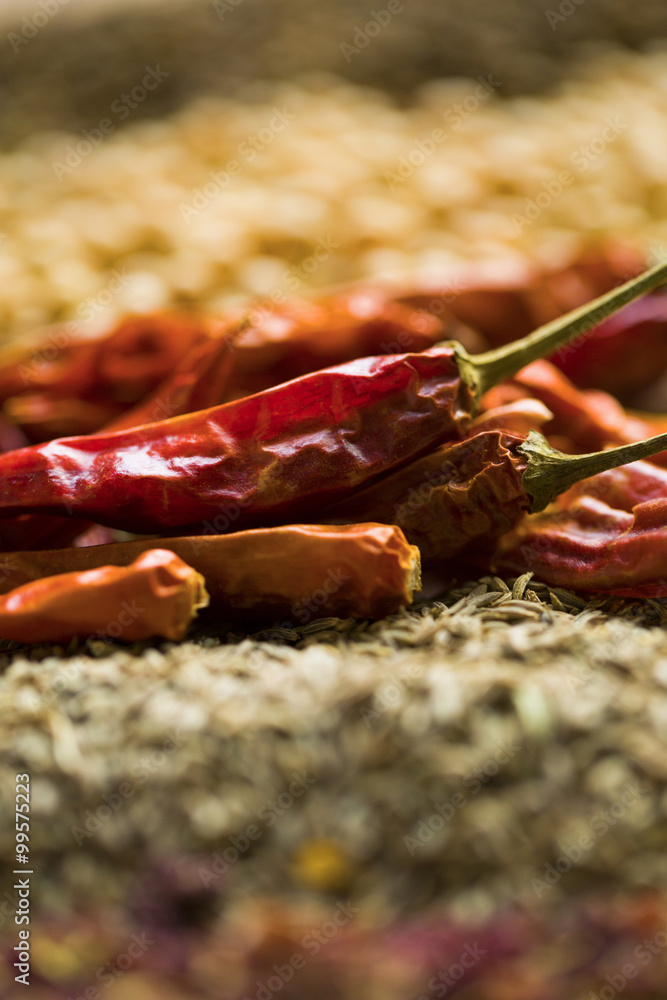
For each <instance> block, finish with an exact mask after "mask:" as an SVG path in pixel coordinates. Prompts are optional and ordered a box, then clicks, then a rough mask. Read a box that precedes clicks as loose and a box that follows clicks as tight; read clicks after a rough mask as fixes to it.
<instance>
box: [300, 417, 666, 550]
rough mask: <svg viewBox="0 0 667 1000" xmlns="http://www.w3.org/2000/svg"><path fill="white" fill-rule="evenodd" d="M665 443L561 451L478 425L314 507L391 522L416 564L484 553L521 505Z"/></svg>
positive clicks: (337, 516) (325, 514)
mask: <svg viewBox="0 0 667 1000" xmlns="http://www.w3.org/2000/svg"><path fill="white" fill-rule="evenodd" d="M665 445H667V434H664V435H659V436H658V437H657V438H650V439H649V440H648V441H641V442H637V443H635V444H633V445H623V446H621V447H620V448H615V449H610V450H608V451H603V452H596V453H594V454H592V455H565V454H562V453H561V452H558V451H556V450H555V449H554V448H551V447H550V445H549V444H548V442H547V441H546V440H545V439H544V438H543V437H542V435H540V434H537V433H535V432H531V433H530V434H529V435H528V437H527V438H526V437H524V436H523V435H520V434H511V433H508V432H507V431H503V430H484V431H481V432H480V433H478V434H476V435H474V436H473V437H470V438H467V439H466V440H464V441H458V442H456V443H455V444H448V445H444V446H442V447H441V448H439V449H437V450H436V451H434V452H431V453H430V454H428V455H425V456H423V457H422V458H420V459H418V460H417V461H415V462H412V463H411V464H410V465H408V466H406V467H404V468H402V469H399V470H398V471H397V472H394V473H393V475H391V476H385V477H383V478H382V479H381V480H380V481H379V482H377V483H375V484H373V485H372V486H368V487H366V489H364V490H360V491H357V492H355V493H352V494H350V495H349V496H347V497H345V498H343V499H342V500H341V501H339V502H338V503H337V504H335V505H331V506H330V507H328V508H325V509H324V510H320V511H319V512H318V515H317V516H318V520H320V521H331V522H332V523H341V522H343V523H345V522H354V521H364V520H368V518H369V517H370V515H371V512H372V516H373V517H374V518H375V520H376V521H380V522H383V523H387V524H395V525H397V526H398V527H399V528H401V530H402V531H403V532H404V534H405V537H406V538H407V539H408V541H409V542H411V543H412V544H413V545H417V546H418V547H419V550H420V552H421V554H422V559H423V560H424V563H429V562H431V563H433V562H435V563H442V562H446V561H447V560H450V559H452V558H454V557H455V556H457V555H458V554H459V553H461V552H464V551H467V554H468V555H470V554H471V553H472V552H473V551H474V552H482V553H487V554H488V553H489V552H492V551H493V547H494V544H495V541H496V540H497V539H498V538H500V536H501V535H503V534H505V532H507V531H510V529H512V528H513V527H514V526H515V525H516V524H517V523H518V522H519V521H520V520H521V518H522V517H523V514H524V513H525V512H526V511H529V510H534V511H539V510H542V509H544V507H546V506H547V504H549V503H550V502H551V501H552V500H553V499H554V497H556V496H557V495H558V494H559V493H562V492H564V491H565V490H568V489H569V488H570V486H571V485H572V484H573V483H574V482H577V481H578V480H580V479H588V477H589V476H591V475H592V474H593V472H598V471H600V470H602V469H609V468H613V467H615V466H617V465H620V464H622V463H627V462H634V461H636V460H637V459H638V458H643V457H646V456H647V455H650V454H652V453H653V452H655V451H656V450H658V449H660V448H663V447H665Z"/></svg>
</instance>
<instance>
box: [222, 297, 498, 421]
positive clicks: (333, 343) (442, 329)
mask: <svg viewBox="0 0 667 1000" xmlns="http://www.w3.org/2000/svg"><path fill="white" fill-rule="evenodd" d="M243 315H244V314H243V313H242V312H241V311H239V313H238V320H241V319H242V317H243ZM248 315H249V319H250V322H249V324H248V329H247V330H246V332H245V333H244V334H243V335H242V336H241V337H239V339H238V341H237V343H236V349H235V351H234V359H233V372H232V375H231V377H230V380H229V389H228V392H227V395H226V397H225V399H224V400H221V402H223V401H225V402H226V401H229V400H231V399H238V398H239V397H241V396H247V395H251V394H252V393H255V392H261V391H262V390H264V389H268V388H269V387H270V386H273V385H278V384H279V383H280V382H287V381H289V380H291V379H294V378H298V377H299V376H301V375H305V374H307V373H308V372H311V371H317V369H319V368H330V367H332V366H333V365H339V364H344V363H345V362H346V361H352V360H354V358H361V357H367V356H370V355H374V354H401V353H403V352H405V351H411V352H418V351H422V350H425V349H426V348H428V347H432V346H433V345H434V344H436V343H437V342H439V341H442V340H445V339H449V338H451V339H456V340H459V341H460V342H462V343H463V344H464V346H465V347H466V348H468V349H469V350H482V349H483V348H484V346H486V345H485V344H484V343H483V342H481V341H480V338H479V337H476V336H475V335H474V334H473V333H472V331H470V330H469V329H468V328H466V327H464V326H463V324H461V323H460V322H459V321H458V320H457V319H455V318H454V316H453V315H452V314H451V313H445V314H443V315H440V316H433V315H432V314H431V313H429V312H428V311H426V310H424V309H419V308H417V307H414V306H408V305H406V304H403V303H400V302H397V301H396V300H395V299H394V298H393V297H392V296H390V295H389V294H387V293H386V292H384V291H382V290H380V289H377V288H353V289H351V290H346V291H340V292H336V293H334V294H331V295H327V296H325V297H323V298H320V299H318V300H317V301H314V302H311V301H307V300H304V299H289V300H287V301H286V302H284V303H278V304H276V303H269V304H268V305H267V306H264V305H263V303H262V302H261V300H260V301H259V302H258V303H256V304H255V305H254V306H253V307H252V308H251V309H250V311H249V314H248ZM230 322H233V317H232V319H231V320H230Z"/></svg>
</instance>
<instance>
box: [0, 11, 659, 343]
mask: <svg viewBox="0 0 667 1000" xmlns="http://www.w3.org/2000/svg"><path fill="white" fill-rule="evenodd" d="M2 19H3V27H2V43H3V47H4V58H3V59H2V61H1V63H0V94H1V96H2V116H1V120H0V121H1V124H0V139H1V141H2V144H3V147H4V150H5V152H4V153H3V154H2V156H1V157H0V278H1V279H2V280H0V323H1V327H2V330H3V331H4V332H5V334H6V335H8V336H11V335H16V334H20V333H27V332H29V331H30V330H32V329H34V328H35V327H38V326H39V325H40V324H44V323H49V322H52V321H54V320H62V319H68V320H74V321H76V322H80V323H84V322H87V323H89V324H90V323H91V322H92V325H93V326H94V325H95V323H98V324H100V325H101V326H106V325H108V323H109V322H110V321H112V320H113V319H115V318H116V317H118V316H119V315H122V314H123V313H125V312H127V311H128V310H150V309H155V308H160V307H162V306H165V305H170V304H174V303H177V304H185V305H197V306H199V307H201V308H204V309H206V310H209V311H211V310H212V311H221V310H225V309H226V308H228V307H229V306H230V305H232V304H236V303H237V302H239V301H245V300H247V298H249V297H252V296H257V295H270V294H271V292H272V291H275V290H276V289H286V290H289V291H292V292H297V293H305V292H307V291H308V290H309V289H311V288H318V287H324V286H326V285H329V284H332V283H337V282H345V281H349V280H354V279H357V278H389V279H392V280H393V279H395V278H396V276H400V277H401V278H406V279H407V280H413V279H414V280H423V279H425V278H428V279H429V280H431V279H433V280H437V278H438V276H441V275H442V273H443V270H444V269H446V268H447V267H449V266H450V265H451V264H455V263H457V262H459V261H461V260H479V259H490V260H498V259H499V258H503V259H510V260H511V259H516V258H526V257H528V258H531V259H533V260H537V261H541V262H542V263H553V264H555V265H557V264H559V263H562V262H565V261H567V260H568V259H569V257H571V256H572V255H573V254H574V253H576V252H577V249H578V248H579V247H580V246H581V244H582V243H585V242H587V241H588V242H591V241H593V242H594V241H596V240H600V239H601V238H603V237H604V236H605V235H606V234H613V235H614V238H615V239H617V240H623V241H625V242H629V243H631V244H633V245H634V246H636V247H639V248H640V249H641V250H642V252H643V253H644V254H645V255H647V256H650V255H651V253H653V254H656V253H659V252H660V248H661V246H662V243H663V241H664V242H667V232H666V231H665V214H666V211H665V210H666V207H667V196H666V190H665V176H666V174H665V168H666V166H667V127H666V126H667V63H666V61H665V42H664V39H665V37H667V8H665V5H664V4H662V3H660V2H658V0H655V2H651V0H645V2H642V3H641V4H635V5H631V4H627V3H623V2H614V0H579V2H576V0H558V3H556V2H555V0H536V2H534V3H530V4H527V3H525V2H522V0H507V2H503V3H498V2H492V0H466V2H463V0H448V2H442V3H438V4H432V3H429V2H427V0H403V2H399V0H392V3H391V4H388V5H387V4H385V5H382V4H380V5H376V7H370V8H367V7H365V6H364V5H362V4H359V3H356V2H351V0H342V2H336V3H333V2H332V3H318V4H316V5H315V4H312V3H308V2H307V0H289V2H288V0H271V2H264V3H260V2H259V0H207V2H199V0H195V2H189V3H187V4H186V3H175V2H162V3H157V2H145V3H136V2H134V3H131V2H129V0H128V2H111V0H97V2H93V0H85V2H84V0H68V2H67V3H62V2H60V0H39V2H38V0H35V2H34V3H33V2H32V0H16V2H11V0H6V2H5V3H4V4H3V5H2ZM276 109H278V110H280V111H281V112H282V115H283V117H282V118H278V117H276ZM230 169H231V172H230ZM564 171H565V172H567V181H566V183H565V184H563V182H562V177H561V179H560V180H559V175H560V174H562V173H563V172H564ZM323 246H324V249H322V247H323ZM318 248H319V251H318V255H317V260H316V262H315V263H313V262H312V261H311V259H310V258H311V255H312V254H313V252H314V251H315V250H317V249H318ZM115 271H118V275H120V277H119V276H118V275H116V277H115V280H114V273H115ZM110 282H112V285H110ZM84 304H85V305H84Z"/></svg>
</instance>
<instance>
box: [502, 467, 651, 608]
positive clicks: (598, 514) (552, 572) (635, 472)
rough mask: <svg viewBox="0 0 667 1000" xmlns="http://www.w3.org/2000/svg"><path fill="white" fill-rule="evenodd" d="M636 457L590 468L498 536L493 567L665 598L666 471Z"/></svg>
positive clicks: (563, 583) (561, 583)
mask: <svg viewBox="0 0 667 1000" xmlns="http://www.w3.org/2000/svg"><path fill="white" fill-rule="evenodd" d="M666 475H667V474H666V473H665V472H664V471H663V470H662V469H658V468H656V467H655V466H653V465H651V464H650V463H648V462H636V463H634V464H633V465H628V466H626V467H625V468H623V469H617V470H614V471H613V472H606V473H604V474H602V475H597V476H595V477H594V478H592V479H589V480H587V481H586V482H583V483H580V484H579V485H578V486H577V487H575V488H574V489H573V490H571V491H570V492H569V493H568V494H566V495H565V496H564V497H562V498H561V502H560V504H559V506H558V507H555V508H552V509H550V510H547V511H544V512H543V513H541V514H536V515H534V516H531V517H527V518H525V520H523V521H522V522H521V523H520V524H519V525H518V526H517V527H516V529H515V530H514V531H512V532H510V533H509V534H508V535H506V536H505V537H504V538H502V539H501V540H500V542H499V544H498V548H497V551H496V553H495V555H494V557H493V561H492V566H493V570H494V572H502V573H507V574H514V573H524V572H526V571H529V570H530V571H532V572H533V573H535V575H536V577H537V578H538V579H540V580H542V581H544V582H545V583H547V584H549V585H551V586H556V587H567V588H570V589H572V590H581V591H612V592H613V593H614V594H617V595H619V596H623V597H644V598H646V597H667V478H666Z"/></svg>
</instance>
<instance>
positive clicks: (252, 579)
mask: <svg viewBox="0 0 667 1000" xmlns="http://www.w3.org/2000/svg"><path fill="white" fill-rule="evenodd" d="M156 546H159V547H160V549H162V548H165V549H170V550H171V552H175V553H176V554H177V555H178V556H180V558H181V559H183V560H184V561H185V562H187V563H188V565H190V566H193V567H194V569H196V570H197V571H198V572H199V573H200V574H201V575H202V576H203V577H204V579H205V581H206V589H207V591H208V593H209V595H210V600H211V608H212V610H215V611H216V613H217V614H218V616H219V615H220V614H223V613H225V612H226V613H228V614H230V616H231V617H234V618H235V619H237V618H238V617H239V616H248V617H254V618H256V619H260V618H262V619H264V620H270V619H278V618H280V619H285V618H289V619H290V622H291V623H296V624H298V623H299V622H302V623H303V622H306V621H310V620H311V619H313V618H319V617H322V616H327V615H336V616H338V617H341V618H347V617H356V618H383V617H384V616H385V615H388V614H392V613H393V612H394V611H398V610H399V608H401V607H404V606H405V605H407V604H410V602H411V601H412V595H413V592H414V591H416V590H418V589H419V587H420V577H419V567H420V563H419V550H418V549H417V548H415V546H413V545H409V544H408V542H407V541H406V540H405V536H404V535H403V532H402V531H401V530H400V528H396V527H393V526H390V525H386V524H355V525H350V526H345V527H330V526H322V525H306V524H290V525H286V526H284V527H277V528H260V529H257V530H255V531H239V532H236V533H234V534H232V535H215V536H213V537H208V536H200V537H192V538H163V539H154V538H152V539H147V540H140V541H133V542H119V543H116V544H112V545H95V546H91V547H89V548H83V549H62V550H53V551H50V552H15V553H9V554H6V555H3V556H0V593H2V592H3V591H6V590H7V589H9V587H13V586H15V585H16V584H17V583H26V582H28V581H30V580H38V579H41V578H42V577H44V576H50V575H51V574H54V573H61V572H63V571H64V570H70V571H72V570H76V571H77V572H80V571H83V570H91V569H93V568H95V567H98V566H103V565H106V564H114V565H118V566H126V565H128V564H129V563H132V562H133V561H134V560H136V559H137V556H138V555H140V554H141V553H142V552H146V551H147V550H149V549H154V548H155V547H156Z"/></svg>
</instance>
